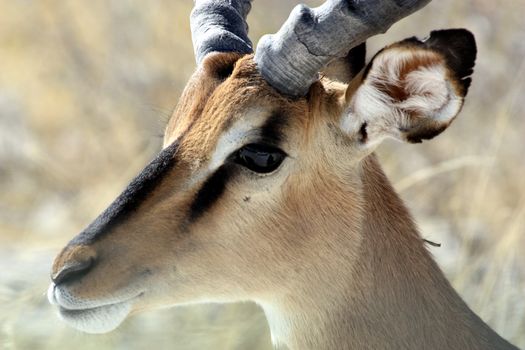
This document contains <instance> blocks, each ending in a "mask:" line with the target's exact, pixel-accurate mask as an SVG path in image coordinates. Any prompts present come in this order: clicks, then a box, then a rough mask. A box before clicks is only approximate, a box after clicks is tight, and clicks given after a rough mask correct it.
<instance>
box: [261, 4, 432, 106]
mask: <svg viewBox="0 0 525 350" xmlns="http://www.w3.org/2000/svg"><path fill="white" fill-rule="evenodd" d="M429 2H430V0H328V1H326V2H325V3H324V4H322V5H321V6H319V7H316V8H309V7H307V6H305V5H298V6H296V7H295V8H294V9H293V11H292V13H291V14H290V17H288V19H287V20H286V22H285V23H284V25H283V26H282V27H281V29H279V31H278V32H277V33H275V34H270V35H265V36H264V37H262V38H261V40H260V41H259V43H258V45H257V49H256V52H255V61H256V63H257V65H258V69H259V71H260V73H261V74H262V76H263V77H264V79H265V80H266V81H267V82H268V83H270V85H272V86H273V87H274V88H275V89H277V90H278V91H280V92H281V93H283V94H285V95H288V96H291V97H300V96H304V95H306V93H307V92H308V89H309V88H310V85H312V83H313V82H314V81H316V80H317V79H318V72H319V71H320V70H321V69H322V68H323V67H324V66H325V65H326V64H328V63H329V62H330V61H332V60H333V59H336V58H341V57H344V56H346V54H347V53H348V52H349V50H350V49H352V48H354V47H356V46H357V45H359V44H361V43H363V42H365V41H366V39H368V38H369V37H371V36H373V35H376V34H379V33H384V32H386V30H387V29H388V28H390V26H391V25H392V24H394V23H395V22H397V21H399V20H400V19H402V18H403V17H406V16H408V15H410V14H411V13H413V12H415V11H417V10H419V9H420V8H422V7H423V6H425V5H426V4H428V3H429Z"/></svg>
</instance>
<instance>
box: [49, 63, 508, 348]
mask: <svg viewBox="0 0 525 350" xmlns="http://www.w3.org/2000/svg"><path fill="white" fill-rule="evenodd" d="M232 66H233V67H234V68H233V70H232V73H231V75H228V73H229V71H230V68H229V67H232ZM217 72H219V73H217ZM225 72H226V73H225ZM356 84H357V83H356V82H355V81H354V82H353V83H351V85H350V88H349V89H348V91H350V92H346V93H347V95H348V94H351V93H352V92H351V91H355V88H356V86H357V85H356ZM345 89H346V86H344V85H341V84H338V83H331V82H328V81H324V82H323V83H321V82H317V83H315V84H314V85H313V86H312V87H311V89H310V92H309V95H308V96H307V97H306V98H302V99H298V100H290V99H287V98H284V97H282V96H281V95H280V94H278V93H277V92H276V91H275V90H273V89H272V88H271V87H270V86H268V84H267V83H266V82H265V81H264V80H263V79H262V78H261V77H260V76H259V74H258V73H257V70H256V67H255V64H254V62H253V61H252V57H251V56H244V57H240V56H239V55H236V54H213V55H210V56H209V57H207V58H206V60H205V62H204V64H203V66H202V67H201V68H200V69H199V70H198V71H197V72H196V73H195V75H194V76H193V78H192V79H191V81H190V82H189V83H188V86H187V88H186V90H185V91H184V93H183V95H182V97H181V100H180V102H179V105H178V107H177V109H176V112H175V114H174V116H173V117H172V119H171V120H170V122H169V124H168V127H167V129H166V135H165V146H167V145H169V144H171V143H172V142H173V141H174V140H176V139H179V142H180V149H179V151H178V153H177V154H176V157H177V160H178V163H177V165H176V166H175V167H174V169H172V170H170V173H169V175H168V176H165V177H164V178H163V179H162V181H160V182H159V183H158V184H157V185H156V187H155V188H154V190H153V191H152V192H151V194H150V195H149V196H148V198H147V199H146V200H145V201H143V202H141V203H140V205H139V206H138V207H137V208H135V210H134V214H133V215H130V216H128V217H127V218H126V219H125V220H124V221H123V222H121V223H120V224H119V225H115V226H113V228H112V229H111V232H107V233H106V234H105V235H104V236H102V237H101V238H100V239H98V240H96V241H94V242H93V243H92V244H91V245H90V247H89V249H90V250H92V251H95V252H96V257H97V262H96V264H95V265H94V267H93V268H92V269H91V271H89V273H87V274H86V275H85V276H83V277H82V278H81V280H80V281H81V283H79V282H78V281H77V282H71V283H70V284H69V285H68V286H67V288H68V290H69V291H70V293H71V294H72V295H74V296H75V297H77V298H79V299H86V300H98V299H101V298H105V297H106V296H107V295H112V296H115V295H119V293H122V291H123V290H129V289H133V290H136V291H140V292H141V294H140V297H139V298H137V300H136V301H135V302H134V305H133V309H134V311H135V312H136V311H141V310H145V309H151V308H155V307H160V306H166V305H176V304H182V303H189V302H200V301H216V302H227V301H237V300H254V301H256V302H257V303H259V304H260V305H261V306H262V307H263V308H264V310H265V312H266V314H267V316H268V319H269V322H270V327H271V330H272V335H273V337H274V340H275V342H276V343H284V344H285V345H287V346H288V347H289V348H290V349H350V348H352V349H496V348H498V349H504V348H510V346H509V345H508V343H506V342H505V341H504V340H502V339H501V338H499V337H498V336H497V335H496V334H495V333H494V332H493V331H491V330H490V329H489V328H488V327H487V326H486V325H485V324H484V323H483V322H482V321H481V320H480V319H479V318H478V317H477V316H475V315H474V314H473V313H472V312H471V311H470V310H469V308H468V307H467V306H466V305H465V304H464V302H463V301H462V300H461V298H460V297H459V296H458V295H457V294H456V293H455V292H454V291H453V289H452V288H451V287H450V285H449V283H448V282H447V280H446V279H445V277H444V276H443V274H442V273H441V271H440V270H439V268H438V267H437V266H436V264H435V263H434V262H433V260H432V259H431V257H430V255H429V253H428V252H427V251H426V249H425V247H424V246H423V244H422V240H421V238H420V237H419V234H418V232H417V229H416V228H415V225H414V224H413V221H412V218H411V217H410V215H409V213H408V212H407V210H406V208H405V206H404V205H403V203H402V202H401V200H400V199H399V197H398V196H397V195H396V194H395V192H394V191H393V189H392V187H391V186H390V184H389V182H388V180H387V179H386V177H385V176H384V174H383V173H382V171H381V168H380V166H379V165H378V163H377V160H376V158H375V157H374V155H365V156H364V157H363V155H362V154H359V156H356V153H355V148H354V145H353V143H352V142H353V141H352V138H351V137H350V138H349V137H348V135H345V134H344V133H343V132H342V131H341V130H340V128H339V126H338V120H339V118H340V115H341V113H342V111H343V110H344V108H345V103H346V102H345V101H346V100H347V98H345V91H346V90H345ZM352 89H353V90H352ZM276 106H278V107H279V108H280V109H281V110H283V111H285V114H286V115H288V116H289V119H290V122H289V123H287V126H286V128H285V129H286V130H283V133H284V134H285V136H286V137H285V141H284V142H283V144H282V148H283V150H284V151H285V152H286V153H287V154H288V155H289V157H288V158H287V159H286V161H285V162H284V163H283V164H282V167H281V169H280V170H279V171H277V172H276V173H275V174H272V175H267V176H259V175H256V174H254V173H251V172H250V171H247V170H245V169H241V170H239V172H238V176H236V177H234V178H232V180H231V181H230V182H228V183H227V184H226V188H225V191H224V193H223V194H222V195H221V197H220V198H219V200H218V202H217V203H215V204H214V205H213V206H212V207H211V208H210V209H209V211H207V212H206V213H205V214H204V215H203V216H202V217H201V218H199V219H198V220H197V221H195V222H190V221H188V216H187V209H188V207H189V206H190V205H191V202H192V200H193V199H194V196H195V193H196V192H197V191H198V189H199V188H200V186H201V185H202V183H203V181H204V180H205V179H206V177H207V176H208V175H209V174H207V172H206V171H207V166H208V164H209V162H210V157H211V154H212V153H213V151H214V149H215V147H216V146H217V142H218V140H219V139H220V137H221V135H222V134H223V133H224V132H225V130H228V129H229V128H231V127H232V126H233V125H235V123H236V122H238V121H242V120H244V119H250V118H255V117H254V116H253V115H252V114H251V113H254V112H251V111H253V110H254V109H255V110H256V111H257V113H263V115H266V114H268V116H270V114H271V113H270V111H272V110H273V109H274V108H275V107H276ZM246 198H249V200H246ZM72 251H75V248H71V247H70V248H67V249H66V250H65V251H64V252H63V253H62V254H61V255H59V257H57V260H56V261H55V265H54V268H53V269H54V273H55V274H57V273H59V271H60V270H61V269H62V268H63V266H65V265H67V264H68V263H71V260H72V259H73V260H75V259H77V258H79V259H80V258H82V257H79V256H76V255H75V254H72V253H71V252H72Z"/></svg>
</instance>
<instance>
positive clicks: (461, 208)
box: [0, 0, 525, 350]
mask: <svg viewBox="0 0 525 350" xmlns="http://www.w3.org/2000/svg"><path fill="white" fill-rule="evenodd" d="M294 3H295V2H293V1H278V0H272V1H264V2H263V1H261V0H255V5H254V9H253V11H252V16H251V17H250V28H251V37H252V39H254V42H257V38H258V37H259V36H260V35H261V34H262V33H265V32H274V31H275V30H276V29H277V28H278V26H279V24H280V23H281V22H282V21H283V20H284V18H285V17H286V16H287V14H288V13H289V10H290V9H291V7H292V4H294ZM190 6H191V2H190V1H168V0H165V1H160V0H158V1H148V2H139V1H101V0H96V1H90V2H87V1H86V2H80V1H77V2H75V1H68V2H66V1H59V0H48V1H38V2H37V1H28V0H26V1H23V0H17V1H10V0H0V8H1V9H2V10H1V11H0V271H1V272H0V349H4V348H5V349H71V348H74V349H77V350H81V349H143V348H147V347H151V346H150V344H151V342H153V343H154V344H155V345H156V348H166V349H168V348H170V349H269V348H270V340H269V334H268V329H267V326H266V323H265V319H264V315H263V314H262V313H261V311H260V310H259V309H258V308H257V307H256V306H255V305H253V304H238V305H227V306H220V305H213V306H210V305H205V306H192V307H186V308H179V309H170V310H164V311H158V312H150V313H146V314H144V315H138V316H135V317H132V318H131V319H130V320H129V321H127V322H126V323H125V324H124V325H123V326H122V327H121V328H119V329H118V330H117V331H115V332H114V333H111V334H108V335H104V336H90V335H84V334H81V333H79V332H77V331H74V330H71V329H69V328H67V327H65V326H64V325H63V324H62V323H60V322H59V321H58V320H57V318H56V316H55V314H54V310H53V309H52V308H51V307H50V306H49V305H48V304H47V301H46V299H45V295H44V292H45V290H46V287H47V284H48V280H49V277H48V274H49V268H50V265H51V262H52V259H53V256H54V255H55V254H56V252H57V251H58V250H59V249H60V247H61V246H62V245H63V244H65V243H66V242H67V241H68V240H69V239H70V238H71V237H72V236H73V235H74V234H76V233H77V232H79V231H80V230H81V229H82V228H83V227H84V226H85V225H86V224H88V223H89V222H90V221H91V220H92V219H93V218H94V217H95V216H96V215H97V214H98V213H99V212H100V211H101V210H102V209H103V208H104V207H105V206H106V205H107V204H108V203H109V202H110V201H111V200H112V199H113V198H114V197H115V196H116V195H117V194H118V193H119V192H120V190H121V189H122V188H123V187H124V186H125V184H126V183H127V182H128V181H129V180H130V179H131V178H132V177H133V175H134V174H136V173H137V172H138V171H139V170H140V169H141V168H142V166H143V165H144V164H145V163H146V162H147V161H148V160H149V159H151V157H152V156H153V155H154V153H155V152H156V151H157V150H158V149H159V145H160V137H158V135H161V134H162V127H163V123H164V122H165V120H166V119H167V117H168V116H169V114H170V111H171V110H172V108H173V106H174V104H175V103H176V101H177V97H178V95H179V94H180V92H181V89H182V88H183V86H184V84H185V82H186V80H187V78H188V76H189V75H190V74H191V72H192V69H193V68H194V63H193V56H192V47H191V41H190V36H189V28H188V23H187V22H188V13H189V10H190ZM524 13H525V2H524V1H522V0H515V1H506V2H504V3H503V2H501V3H496V2H494V1H488V0H471V1H455V0H440V1H435V2H434V3H433V4H431V5H429V6H428V7H427V8H425V9H424V10H423V11H421V12H420V13H418V14H417V15H414V16H412V17H410V18H409V19H406V20H404V21H402V22H401V23H399V24H397V25H395V26H394V27H393V28H392V30H391V31H390V32H389V33H388V34H386V35H383V36H380V37H376V38H374V39H372V40H371V41H370V44H369V56H370V55H371V54H373V53H374V52H375V50H377V49H378V48H380V47H381V46H382V45H384V44H386V43H389V42H392V41H394V40H399V39H402V38H404V37H406V36H411V35H415V34H417V35H420V36H424V35H426V34H427V33H428V32H429V31H430V30H431V29H438V28H446V27H466V28H469V29H470V30H471V31H473V32H474V33H475V35H476V38H477V40H478V46H479V54H478V61H477V65H476V67H477V68H476V72H475V75H474V83H473V86H472V88H471V91H470V93H469V96H468V99H467V103H466V106H465V108H464V110H463V112H462V113H461V115H460V117H459V118H458V120H457V121H456V122H455V123H454V124H453V126H452V127H451V128H450V129H449V130H447V131H446V132H445V133H444V134H443V135H442V136H440V137H439V138H438V139H436V140H435V141H434V142H430V143H425V144H423V145H400V144H396V143H393V142H389V143H387V144H385V145H383V147H382V148H381V150H380V152H379V153H380V158H381V160H382V161H383V163H384V165H385V170H386V172H387V174H388V175H389V176H390V178H391V179H392V180H393V182H394V184H395V185H396V187H397V189H398V190H399V191H400V193H401V195H402V196H403V198H404V199H405V200H406V202H407V204H408V205H409V207H410V208H411V209H412V211H413V213H414V215H415V217H416V219H417V221H418V223H419V224H420V226H421V228H422V233H423V235H424V237H426V238H428V239H431V240H433V241H437V242H440V243H442V244H443V246H442V247H441V248H432V249H431V250H432V252H433V253H434V254H435V255H436V257H437V259H438V261H439V263H440V265H441V266H442V268H443V269H444V270H445V272H446V274H447V276H448V277H449V278H450V279H451V281H452V282H453V284H454V286H455V287H456V288H457V289H458V290H459V292H460V294H461V295H462V296H463V297H464V298H465V299H466V300H467V302H468V303H469V305H471V307H472V308H473V309H474V310H475V311H477V312H478V313H479V314H480V315H481V317H482V318H483V319H485V320H486V321H487V322H489V323H490V324H491V325H492V326H493V327H494V328H495V329H496V330H497V331H498V332H500V333H501V334H502V335H503V336H505V337H506V338H508V339H510V340H512V341H513V342H514V343H516V344H518V345H519V346H521V347H525V265H524V264H525V258H524V256H525V254H524V252H525V249H524V248H525V234H524V233H525V181H524V180H523V174H525V156H524V155H523V154H524V152H525V139H524V138H523V135H525V115H524V107H525V100H524V98H523V96H525V87H524V84H525V65H524V63H523V62H524V58H525V22H523V18H522V16H523V14H524Z"/></svg>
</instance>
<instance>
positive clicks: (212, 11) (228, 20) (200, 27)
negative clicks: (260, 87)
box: [190, 0, 253, 64]
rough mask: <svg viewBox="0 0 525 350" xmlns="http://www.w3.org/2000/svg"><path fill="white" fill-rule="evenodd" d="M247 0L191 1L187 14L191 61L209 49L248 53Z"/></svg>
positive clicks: (249, 50)
mask: <svg viewBox="0 0 525 350" xmlns="http://www.w3.org/2000/svg"><path fill="white" fill-rule="evenodd" d="M250 9H251V0H195V1H194V7H193V10H192V12H191V16H190V27H191V36H192V40H193V49H194V51H195V60H196V61H197V64H199V63H200V62H201V61H202V60H203V58H204V57H205V56H206V55H207V54H209V53H210V52H239V53H252V52H253V48H252V42H251V41H250V39H249V38H248V25H247V24H246V16H247V15H248V12H250Z"/></svg>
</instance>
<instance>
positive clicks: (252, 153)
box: [235, 143, 286, 174]
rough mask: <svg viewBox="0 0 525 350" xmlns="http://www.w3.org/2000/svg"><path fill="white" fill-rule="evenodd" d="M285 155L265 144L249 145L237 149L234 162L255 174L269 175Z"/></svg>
mask: <svg viewBox="0 0 525 350" xmlns="http://www.w3.org/2000/svg"><path fill="white" fill-rule="evenodd" d="M285 157H286V153H284V152H283V151H281V150H280V149H279V148H276V147H272V146H269V145H265V144H258V143H251V144H249V145H246V146H244V147H242V148H241V149H239V150H238V151H237V153H236V155H235V162H236V163H237V164H240V165H242V166H244V167H246V168H248V169H250V170H252V171H255V172H256V173H263V174H264V173H271V172H272V171H274V170H275V169H277V168H278V167H279V165H281V163H282V162H283V160H284V158H285Z"/></svg>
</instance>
